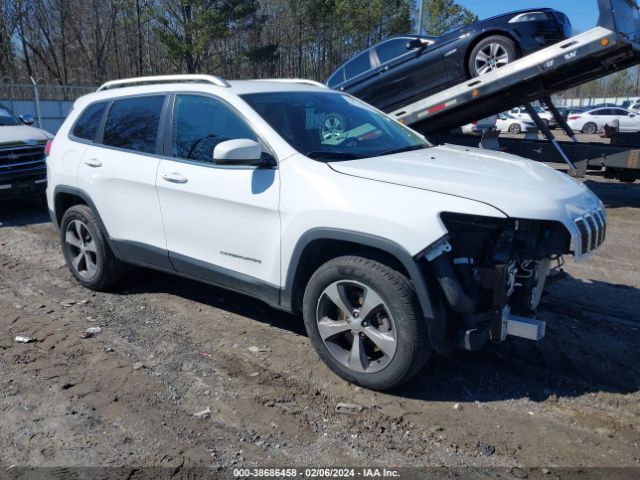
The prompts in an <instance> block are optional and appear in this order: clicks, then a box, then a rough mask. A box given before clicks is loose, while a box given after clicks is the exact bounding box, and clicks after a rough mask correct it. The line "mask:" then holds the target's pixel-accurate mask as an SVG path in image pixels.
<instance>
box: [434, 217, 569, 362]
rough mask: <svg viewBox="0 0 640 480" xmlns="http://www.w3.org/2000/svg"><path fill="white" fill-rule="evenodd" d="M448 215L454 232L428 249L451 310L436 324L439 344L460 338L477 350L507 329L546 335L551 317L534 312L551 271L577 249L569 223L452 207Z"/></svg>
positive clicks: (533, 335)
mask: <svg viewBox="0 0 640 480" xmlns="http://www.w3.org/2000/svg"><path fill="white" fill-rule="evenodd" d="M441 218H442V221H443V223H444V224H445V226H446V227H447V230H448V232H449V234H448V235H447V236H446V237H444V238H443V239H441V240H440V241H439V242H436V243H435V244H434V245H432V246H431V247H430V248H429V249H427V251H426V252H425V253H424V259H425V260H426V262H427V263H426V265H425V268H428V269H429V271H430V273H431V275H430V276H431V277H432V278H435V279H436V282H437V284H436V285H433V287H434V288H435V289H436V290H437V291H438V292H439V294H440V295H439V296H440V300H441V306H442V309H441V310H442V312H441V315H442V314H444V315H445V316H446V325H444V326H443V325H440V326H439V327H437V328H435V329H434V331H432V332H431V334H432V341H435V342H434V343H435V344H434V346H435V347H436V349H438V345H437V344H441V345H443V344H447V345H449V348H450V347H451V346H452V343H454V342H455V343H456V344H457V347H458V348H463V349H466V350H477V349H479V348H481V347H482V346H483V345H484V344H485V343H486V342H487V341H488V340H492V341H493V342H501V341H503V340H505V339H506V337H507V335H514V336H520V337H525V338H530V339H533V340H539V339H540V338H542V336H544V322H541V321H539V320H537V319H535V318H533V316H534V315H535V310H536V308H537V307H538V305H539V303H540V299H541V297H542V292H543V290H544V287H545V283H546V281H547V278H548V277H549V275H550V274H551V273H553V272H556V273H558V272H559V270H560V267H561V265H562V261H563V260H562V256H563V255H565V254H568V253H571V235H570V233H569V232H568V231H567V229H566V228H565V227H564V225H562V224H561V223H559V222H553V221H539V220H521V219H511V218H509V219H500V218H490V217H479V216H472V215H462V214H453V213H444V214H442V216H441ZM439 323H442V322H441V321H440V322H439ZM434 336H435V337H436V338H433V337H434ZM438 337H439V338H438ZM445 349H446V348H445Z"/></svg>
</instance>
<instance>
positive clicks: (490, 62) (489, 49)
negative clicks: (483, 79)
mask: <svg viewBox="0 0 640 480" xmlns="http://www.w3.org/2000/svg"><path fill="white" fill-rule="evenodd" d="M509 60H510V59H509V52H507V50H506V48H505V47H504V46H503V45H502V44H500V43H490V44H488V45H486V46H485V47H484V48H482V49H481V50H480V51H478V53H477V54H476V58H475V59H474V65H475V69H476V72H478V75H484V74H485V73H488V72H491V71H493V70H496V69H498V68H500V67H503V66H505V65H507V64H508V63H509Z"/></svg>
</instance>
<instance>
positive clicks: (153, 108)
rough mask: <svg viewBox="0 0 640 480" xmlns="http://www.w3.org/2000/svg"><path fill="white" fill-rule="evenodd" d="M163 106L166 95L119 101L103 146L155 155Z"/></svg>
mask: <svg viewBox="0 0 640 480" xmlns="http://www.w3.org/2000/svg"><path fill="white" fill-rule="evenodd" d="M163 103H164V95H154V96H149V97H137V98H124V99H122V100H116V101H115V102H113V105H112V106H111V109H110V110H109V114H108V115H107V123H106V125H105V127H104V139H103V143H104V144H105V145H109V146H111V147H119V148H126V149H128V150H134V151H136V152H143V153H155V151H156V139H157V137H158V124H159V123H160V112H161V111H162V105H163Z"/></svg>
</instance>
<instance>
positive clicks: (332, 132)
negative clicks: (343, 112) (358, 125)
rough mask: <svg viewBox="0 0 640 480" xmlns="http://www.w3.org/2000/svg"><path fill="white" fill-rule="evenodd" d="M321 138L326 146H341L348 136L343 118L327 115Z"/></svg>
mask: <svg viewBox="0 0 640 480" xmlns="http://www.w3.org/2000/svg"><path fill="white" fill-rule="evenodd" d="M320 137H321V138H322V143H323V144H325V145H340V144H341V143H342V142H344V141H345V139H346V138H347V135H346V133H345V126H344V122H343V120H342V118H340V117H339V116H338V115H335V114H329V115H327V116H326V117H325V119H324V123H323V124H322V128H321V130H320Z"/></svg>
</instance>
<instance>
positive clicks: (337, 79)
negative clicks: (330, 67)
mask: <svg viewBox="0 0 640 480" xmlns="http://www.w3.org/2000/svg"><path fill="white" fill-rule="evenodd" d="M342 82H344V68H341V69H340V70H338V71H337V72H336V73H334V74H333V75H331V76H330V77H329V80H327V85H329V86H330V87H332V88H333V87H335V86H336V85H338V84H340V83H342Z"/></svg>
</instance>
